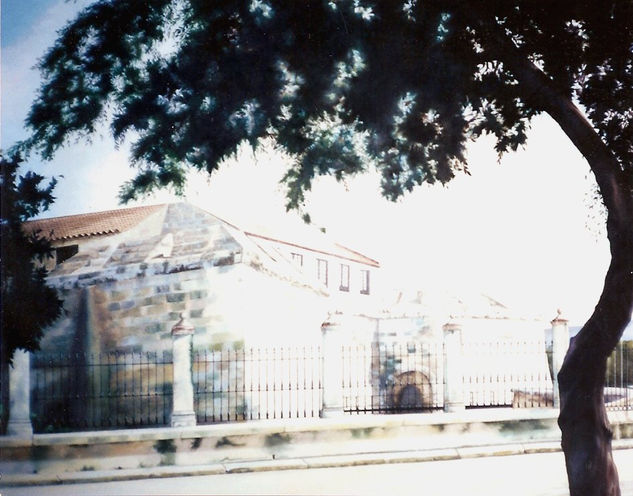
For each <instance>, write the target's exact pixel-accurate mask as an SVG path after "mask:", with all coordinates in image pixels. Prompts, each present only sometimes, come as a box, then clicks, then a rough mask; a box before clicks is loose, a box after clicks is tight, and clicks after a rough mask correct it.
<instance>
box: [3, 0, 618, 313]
mask: <svg viewBox="0 0 633 496" xmlns="http://www.w3.org/2000/svg"><path fill="white" fill-rule="evenodd" d="M139 1H141V0H139ZM87 3H88V2H87V1H86V0H80V1H77V2H66V1H64V0H22V1H20V0H4V1H3V2H2V95H1V98H2V116H1V126H2V138H1V146H2V148H3V149H6V148H7V147H8V146H10V145H11V144H13V143H14V142H15V141H16V140H18V139H22V138H24V137H25V136H26V134H25V131H24V129H23V127H22V123H23V121H24V118H25V116H26V114H27V112H28V108H29V105H30V102H31V101H32V99H33V97H34V95H35V90H36V88H37V86H38V73H37V71H35V70H33V67H34V65H35V64H36V62H37V59H38V58H39V57H41V56H42V55H43V53H44V52H45V50H46V47H47V46H49V45H50V44H51V43H52V42H53V40H54V38H55V33H56V31H57V30H58V29H60V28H61V27H63V26H64V24H65V23H66V22H67V21H68V20H69V19H70V18H71V17H72V16H73V15H74V14H75V13H76V12H77V11H78V9H79V8H80V7H81V6H82V5H86V4H87ZM492 147H493V142H492V140H491V139H489V138H484V139H481V140H480V141H478V142H477V143H474V144H472V145H471V146H470V147H469V149H468V157H469V167H470V169H471V171H472V177H466V176H462V177H458V178H457V179H456V180H455V181H453V182H452V183H451V184H450V185H449V187H448V188H443V187H441V186H435V187H422V188H418V189H417V190H416V191H415V192H414V193H413V194H411V195H408V196H407V197H405V198H404V199H403V200H402V201H400V202H398V203H396V204H393V203H389V202H387V201H386V200H384V199H382V198H380V196H379V192H378V179H377V177H376V176H375V175H367V176H364V177H359V178H357V179H352V180H350V181H348V182H347V183H346V184H344V185H341V184H335V183H334V181H332V180H331V179H328V178H325V179H322V180H319V181H317V183H316V184H315V186H314V188H313V191H312V192H311V193H310V195H309V209H310V213H311V214H312V217H313V219H315V221H316V223H317V225H319V226H326V227H327V228H328V233H330V234H331V235H332V236H333V237H334V238H335V239H337V240H339V241H341V242H343V243H344V244H347V245H348V246H350V247H352V248H355V249H358V250H359V251H362V252H364V253H366V254H367V255H369V256H371V257H373V258H377V259H379V260H380V261H381V262H382V264H383V267H384V268H385V270H386V271H389V272H392V273H393V274H396V276H395V277H397V278H399V279H398V281H399V283H400V284H401V285H403V286H408V287H410V288H411V289H416V288H421V287H438V286H439V285H445V286H448V287H449V288H454V287H457V288H459V289H460V290H466V289H468V290H474V291H485V292H487V293H489V294H491V295H492V296H494V297H495V298H497V299H499V300H500V301H504V302H507V303H509V304H510V305H511V306H514V307H515V308H520V309H524V310H525V311H526V312H527V313H529V314H535V313H536V314H540V315H543V316H545V317H548V316H550V317H554V316H555V315H556V313H555V310H556V308H557V307H561V308H562V309H563V310H564V311H565V312H566V314H568V315H569V316H570V317H571V318H572V319H573V320H577V321H579V320H582V319H584V318H586V317H587V316H588V315H589V313H590V312H591V311H592V309H593V306H594V304H595V302H596V301H597V298H598V296H599V293H600V290H601V286H602V281H603V277H604V273H605V271H606V267H607V264H608V260H609V257H608V244H607V243H606V239H605V236H604V233H603V232H602V231H601V220H600V216H599V215H596V213H595V212H596V210H597V209H596V208H592V204H593V202H592V194H593V188H594V183H593V179H592V176H591V174H590V172H589V170H588V167H587V164H586V163H585V161H584V160H583V159H582V157H581V156H580V155H579V154H578V152H577V151H576V150H575V149H574V147H573V146H571V144H570V143H569V141H568V140H567V138H566V137H565V136H564V135H563V133H562V132H561V131H560V129H559V128H558V126H557V125H556V124H555V123H553V122H552V121H551V120H550V119H548V118H538V119H536V120H535V122H534V126H533V130H532V131H531V132H530V138H529V142H528V147H527V148H526V150H523V151H520V152H517V153H514V154H511V155H508V156H506V157H505V158H504V159H503V160H502V161H501V162H500V163H499V162H498V161H497V157H496V154H495V152H494V150H493V148H492ZM285 164H286V163H285V162H284V160H283V157H280V156H278V155H276V154H274V153H266V152H262V153H258V154H257V155H256V156H253V155H252V154H251V153H250V152H249V151H248V150H246V151H244V153H242V154H241V155H240V156H239V157H238V159H237V160H233V161H229V162H227V163H226V164H224V165H223V166H222V167H221V171H220V173H218V174H217V175H215V176H214V177H213V178H212V179H211V180H210V181H209V179H208V178H207V177H206V176H203V175H192V177H191V180H190V187H189V189H188V191H187V200H189V201H191V202H193V203H195V204H198V205H200V206H202V207H204V208H207V209H208V210H210V211H211V212H214V213H216V214H217V215H220V216H221V217H224V218H227V219H231V220H234V221H236V222H237V223H238V224H242V225H246V226H252V225H260V226H266V227H267V228H268V229H270V230H273V231H274V230H276V229H289V228H291V227H292V226H295V225H296V215H294V214H290V215H287V214H285V212H284V208H283V190H282V189H281V188H280V187H279V186H278V180H279V178H280V177H281V175H282V174H283V170H284V167H285ZM28 167H29V168H31V169H35V170H36V171H38V172H40V173H42V174H44V175H47V176H52V175H55V176H62V175H63V177H62V178H60V183H59V186H58V187H57V189H56V196H57V202H56V203H55V205H53V208H52V209H51V211H50V212H48V213H47V214H46V216H47V217H48V216H56V215H67V214H75V213H82V212H90V211H98V210H105V209H109V208H116V207H117V205H118V203H117V198H116V193H117V190H118V186H119V185H120V184H121V183H122V182H123V181H124V180H125V179H127V178H129V177H130V176H131V174H132V171H131V170H130V167H129V165H128V160H127V149H126V147H125V146H123V147H122V148H121V149H120V150H117V149H115V148H114V146H113V143H112V140H111V138H109V136H108V134H107V132H106V131H105V130H102V131H101V132H100V133H98V135H96V136H95V137H94V138H93V139H92V142H91V143H86V142H73V143H70V144H69V145H67V146H66V147H65V148H64V149H63V150H61V151H60V152H59V153H58V154H57V155H56V157H55V160H53V161H52V162H43V161H42V160H39V159H38V158H37V157H31V159H30V160H29V162H28ZM173 198H174V197H173V196H171V195H169V194H168V193H162V194H160V195H158V196H156V197H154V198H149V199H147V200H146V202H147V203H157V202H162V201H169V200H172V199H173Z"/></svg>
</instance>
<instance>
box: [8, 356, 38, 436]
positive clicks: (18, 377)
mask: <svg viewBox="0 0 633 496" xmlns="http://www.w3.org/2000/svg"><path fill="white" fill-rule="evenodd" d="M7 434H8V435H9V436H19V437H31V436H32V435H33V427H32V426H31V354H30V353H29V352H27V351H24V350H15V353H14V355H13V366H9V423H8V424H7Z"/></svg>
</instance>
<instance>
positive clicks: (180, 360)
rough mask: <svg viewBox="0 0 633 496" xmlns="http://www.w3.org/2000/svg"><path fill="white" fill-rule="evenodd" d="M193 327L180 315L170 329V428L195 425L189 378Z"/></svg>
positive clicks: (190, 379)
mask: <svg viewBox="0 0 633 496" xmlns="http://www.w3.org/2000/svg"><path fill="white" fill-rule="evenodd" d="M193 331H194V327H193V326H192V325H191V324H190V323H189V322H187V321H186V320H185V318H184V317H183V315H182V314H181V315H180V320H179V321H178V322H177V323H176V324H175V325H174V327H172V328H171V338H172V349H173V355H174V404H173V409H172V413H171V426H172V427H187V426H191V425H196V413H195V411H194V409H193V382H192V377H191V343H192V335H193Z"/></svg>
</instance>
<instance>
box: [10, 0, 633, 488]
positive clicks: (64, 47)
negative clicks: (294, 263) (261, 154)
mask: <svg viewBox="0 0 633 496" xmlns="http://www.w3.org/2000/svg"><path fill="white" fill-rule="evenodd" d="M40 69H41V72H42V76H43V82H42V85H41V88H40V90H39V94H38V96H37V99H36V100H35V102H34V103H33V105H32V108H31V111H30V113H29V115H28V118H27V124H28V126H29V127H30V129H31V131H32V134H31V137H30V138H29V139H28V140H27V141H26V142H24V143H23V144H22V146H21V148H22V149H23V150H25V151H27V152H28V151H32V150H36V151H38V152H39V153H41V154H42V155H43V156H44V157H48V158H50V157H52V155H53V154H54V153H55V151H56V150H57V149H58V148H59V147H60V146H63V145H64V144H65V143H67V142H68V140H69V139H70V138H71V137H76V136H85V135H90V134H91V133H93V132H94V131H95V129H96V128H97V125H98V124H99V123H100V122H107V123H108V124H109V125H110V129H111V132H112V135H113V136H114V138H115V139H116V140H118V141H121V140H124V139H128V140H130V141H131V143H132V159H133V161H134V163H135V164H136V165H137V167H138V173H137V175H136V177H135V178H134V179H133V180H132V181H131V182H129V183H128V184H126V185H125V187H124V188H123V190H122V193H121V195H122V198H123V199H124V200H125V199H130V198H134V197H136V196H137V195H139V194H142V193H145V192H148V191H151V190H152V189H154V188H157V187H164V186H172V187H174V188H175V189H176V190H178V189H181V188H182V186H183V185H184V181H185V173H186V170H187V168H188V167H194V168H197V169H201V170H206V171H208V172H213V171H214V170H215V169H216V168H217V167H218V163H219V162H220V160H221V159H222V158H224V157H226V156H227V155H230V154H232V153H234V152H235V150H236V149H237V147H238V145H239V144H240V143H241V142H243V141H248V142H250V143H251V144H252V145H253V146H256V145H257V144H258V143H259V142H260V140H262V139H266V138H273V139H274V140H275V141H276V142H277V143H278V144H279V146H281V147H283V148H284V149H285V150H286V151H287V152H289V153H290V154H291V156H293V157H295V159H296V160H295V162H294V164H293V166H292V167H291V168H290V169H289V170H288V172H287V174H286V176H285V181H286V183H287V184H288V186H289V194H288V207H298V206H300V205H301V204H302V202H303V199H304V197H303V195H304V192H305V191H306V190H307V189H309V188H310V186H311V183H312V181H313V179H314V177H315V176H316V175H319V174H331V175H334V176H335V177H336V178H339V179H340V178H343V177H344V176H346V175H348V174H355V173H358V172H361V171H363V170H364V169H365V168H367V167H368V166H369V164H374V165H376V166H377V167H378V169H379V170H380V171H381V173H382V186H383V192H384V194H385V195H386V196H387V197H388V198H391V199H395V198H397V197H399V196H400V195H401V194H403V192H406V191H408V190H411V189H412V188H413V187H415V186H416V185H418V184H421V183H423V182H429V183H432V182H442V183H445V182H447V181H450V180H451V178H453V177H454V175H455V174H456V173H457V172H458V171H467V164H466V163H465V157H464V151H465V146H466V144H467V142H468V140H471V139H475V138H477V137H478V136H480V135H482V134H484V133H490V134H492V135H494V136H495V137H496V149H497V151H498V152H499V153H504V152H507V151H511V150H515V149H516V148H517V147H518V146H520V145H522V144H524V143H525V141H526V130H527V129H528V126H529V124H530V120H531V119H532V118H533V117H534V116H535V115H537V114H539V113H543V112H545V113H547V114H549V115H550V116H551V117H552V118H553V119H554V120H555V121H556V122H557V123H558V124H559V125H560V126H561V128H562V130H563V131H564V132H565V133H566V134H567V136H568V137H569V139H570V140H571V141H572V142H573V143H574V145H575V146H576V147H577V148H578V150H579V151H580V152H581V153H582V154H583V155H584V157H585V158H586V159H587V161H588V163H589V165H590V167H591V169H592V171H593V172H594V174H595V177H596V181H597V183H598V187H599V190H600V193H601V195H602V199H603V201H604V203H605V206H606V209H607V212H608V216H607V232H608V236H609V240H610V244H611V253H612V262H611V265H610V267H609V271H608V272H607V275H606V278H605V286H604V289H603V293H602V296H601V298H600V301H599V302H598V305H597V307H596V310H595V311H594V313H593V314H592V316H591V318H590V319H589V321H588V322H587V323H586V324H585V326H584V327H583V329H582V331H581V332H580V333H579V335H578V337H577V338H575V340H574V342H573V343H572V345H571V348H570V352H569V353H568V356H567V358H566V360H565V364H564V366H563V370H562V371H561V376H560V379H561V380H560V388H561V416H560V419H559V423H560V425H561V429H562V432H563V448H564V450H565V453H566V460H567V469H568V475H569V480H570V487H571V491H572V494H573V495H578V494H583V495H586V494H618V489H617V475H616V472H615V467H614V465H613V461H612V458H611V452H610V436H609V432H610V431H609V426H608V421H607V418H606V412H605V410H604V405H603V401H602V400H603V398H602V394H603V393H602V384H603V381H604V375H605V367H606V359H607V356H608V354H609V352H610V351H611V349H613V347H614V346H615V344H616V343H617V341H618V339H619V337H620V335H621V334H622V332H623V330H624V327H625V326H626V325H627V323H628V322H629V320H630V318H631V310H632V309H633V228H632V226H633V124H632V122H633V2H632V1H631V0H608V1H601V2H598V1H595V0H594V1H591V0H580V1H578V0H575V1H569V0H563V1H560V2H537V1H534V0H502V1H501V0H494V1H493V0H476V1H465V0H435V1H424V2H423V1H420V0H402V1H400V2H397V1H380V0H375V1H373V2H372V1H365V0H329V1H327V0H304V1H301V2H297V1H293V0H285V1H284V0H251V1H249V2H242V1H236V0H233V1H231V0H218V1H213V2H209V1H205V0H144V1H143V2H139V1H136V0H99V1H96V2H95V3H94V4H92V5H91V6H89V7H88V8H86V9H85V10H83V11H82V12H81V13H80V14H79V15H78V17H77V18H76V19H75V20H74V21H72V22H71V23H70V24H68V25H67V26H66V27H65V28H64V29H63V30H62V31H61V32H60V34H59V37H58V39H57V41H56V42H55V44H54V45H53V46H52V47H51V48H50V50H49V51H48V52H47V54H46V55H45V56H44V57H43V59H42V60H41V62H40ZM552 166H555V164H552ZM543 180H544V181H546V180H547V178H543ZM605 488H606V489H605Z"/></svg>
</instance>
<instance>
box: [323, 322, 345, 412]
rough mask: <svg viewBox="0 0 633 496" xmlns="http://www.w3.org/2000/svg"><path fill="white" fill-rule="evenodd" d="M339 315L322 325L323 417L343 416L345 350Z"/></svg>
mask: <svg viewBox="0 0 633 496" xmlns="http://www.w3.org/2000/svg"><path fill="white" fill-rule="evenodd" d="M341 327H342V326H341V321H340V315H339V314H331V315H330V316H329V317H328V319H327V321H325V322H324V323H323V324H322V325H321V333H322V339H323V341H322V343H323V344H322V350H323V405H322V407H321V417H322V418H328V417H337V416H340V415H343V358H342V356H341V351H342V348H343V339H342V332H341V331H342V329H341Z"/></svg>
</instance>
